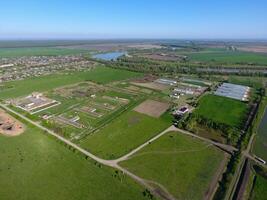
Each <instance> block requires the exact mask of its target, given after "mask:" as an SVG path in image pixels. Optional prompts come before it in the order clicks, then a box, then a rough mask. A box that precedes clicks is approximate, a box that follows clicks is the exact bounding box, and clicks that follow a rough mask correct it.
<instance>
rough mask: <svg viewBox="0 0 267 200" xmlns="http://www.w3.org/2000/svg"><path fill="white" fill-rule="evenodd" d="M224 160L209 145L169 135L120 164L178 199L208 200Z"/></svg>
mask: <svg viewBox="0 0 267 200" xmlns="http://www.w3.org/2000/svg"><path fill="white" fill-rule="evenodd" d="M223 157H224V155H223V153H222V152H220V151H219V150H217V149H215V148H214V147H211V146H209V144H206V143H203V142H201V141H199V140H197V139H194V138H191V137H189V136H185V135H182V134H180V133H178V132H169V133H167V134H166V135H164V136H162V137H161V138H159V139H158V140H157V141H155V142H153V143H151V144H150V145H148V146H147V147H145V148H144V149H142V150H141V151H139V152H137V153H136V154H134V155H133V156H132V157H131V158H130V159H129V160H126V161H123V162H121V163H120V164H121V165H122V166H123V167H126V168H127V169H129V170H130V171H131V172H133V173H135V174H138V175H139V176H141V177H143V178H144V179H146V180H148V181H150V182H151V184H152V185H154V187H158V184H159V185H163V186H164V187H165V188H166V189H167V190H168V191H169V192H170V193H171V194H172V195H173V196H175V197H176V198H177V199H192V200H193V199H203V198H204V196H205V194H206V193H207V191H208V189H209V183H210V182H211V180H212V178H213V176H214V175H215V172H216V170H217V168H218V167H219V165H220V162H221V161H222V160H223ZM192 191H194V192H192Z"/></svg>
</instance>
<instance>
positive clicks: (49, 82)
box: [0, 67, 142, 99]
mask: <svg viewBox="0 0 267 200" xmlns="http://www.w3.org/2000/svg"><path fill="white" fill-rule="evenodd" d="M138 76H142V74H141V73H136V72H128V71H124V70H118V69H111V68H106V67H97V68H95V69H93V70H90V71H86V72H72V73H71V72H70V73H63V74H53V75H48V76H42V77H38V78H29V79H25V80H21V81H10V82H6V83H4V84H2V85H3V90H1V91H0V96H1V99H7V98H14V97H19V96H23V95H28V94H30V93H32V92H34V91H38V92H43V91H47V90H50V89H53V88H57V87H61V86H64V85H68V84H74V83H78V82H82V81H89V80H90V81H94V82H97V83H109V82H111V81H117V80H122V79H127V78H133V77H138Z"/></svg>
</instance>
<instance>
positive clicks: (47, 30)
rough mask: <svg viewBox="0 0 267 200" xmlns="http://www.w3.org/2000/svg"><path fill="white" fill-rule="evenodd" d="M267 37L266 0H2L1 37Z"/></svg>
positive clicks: (0, 0)
mask: <svg viewBox="0 0 267 200" xmlns="http://www.w3.org/2000/svg"><path fill="white" fill-rule="evenodd" d="M34 38H36V39H120V38H124V39H130V38H141V39H148V38H151V39H156V38H157V39H163V38H166V39H168V38H169V39H266V38H267V1H266V0H94V1H93V0H27V1H25V0H0V39H34Z"/></svg>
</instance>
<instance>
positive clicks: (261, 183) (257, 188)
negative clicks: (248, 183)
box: [250, 175, 267, 200]
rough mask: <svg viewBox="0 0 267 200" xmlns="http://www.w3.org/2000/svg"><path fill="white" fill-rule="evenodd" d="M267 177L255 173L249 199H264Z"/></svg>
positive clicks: (266, 193)
mask: <svg viewBox="0 0 267 200" xmlns="http://www.w3.org/2000/svg"><path fill="white" fill-rule="evenodd" d="M266 188H267V179H266V178H264V177H262V176H260V175H257V176H256V181H255V183H254V187H253V191H252V195H251V198H250V199H251V200H265V199H266V197H267V190H266Z"/></svg>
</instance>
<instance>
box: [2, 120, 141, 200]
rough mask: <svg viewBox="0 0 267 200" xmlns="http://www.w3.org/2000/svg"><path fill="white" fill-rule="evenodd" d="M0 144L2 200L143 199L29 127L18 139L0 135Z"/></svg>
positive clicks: (128, 183)
mask: <svg viewBox="0 0 267 200" xmlns="http://www.w3.org/2000/svg"><path fill="white" fill-rule="evenodd" d="M0 143H1V145H0V157H1V162H0V193H1V198H2V199H6V200H12V199H20V200H31V199H32V200H34V199H40V200H42V199H43V200H46V199H57V200H61V199H62V200H63V199H64V200H65V199H70V200H71V199H73V200H74V199H81V200H82V199H87V200H88V199H92V200H97V199H99V200H100V199H101V200H102V199H116V200H117V199H121V200H125V199H129V198H130V199H146V198H145V197H144V196H143V194H142V191H143V189H142V188H141V187H140V186H138V185H137V184H136V183H135V182H133V181H132V180H130V179H129V178H128V177H126V176H124V175H117V174H116V173H115V170H113V169H110V168H107V167H104V166H100V165H98V164H95V163H94V162H92V161H91V160H86V159H85V158H84V157H81V156H79V155H78V154H75V153H73V152H72V151H71V150H69V149H68V148H66V146H64V145H62V144H60V143H58V142H57V141H55V139H54V138H51V137H48V136H46V135H44V134H43V133H42V131H41V130H40V129H38V128H36V127H33V126H32V125H27V129H26V131H25V132H24V134H22V135H20V136H19V137H12V138H10V137H4V136H1V135H0ZM3 161H4V162H3Z"/></svg>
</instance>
